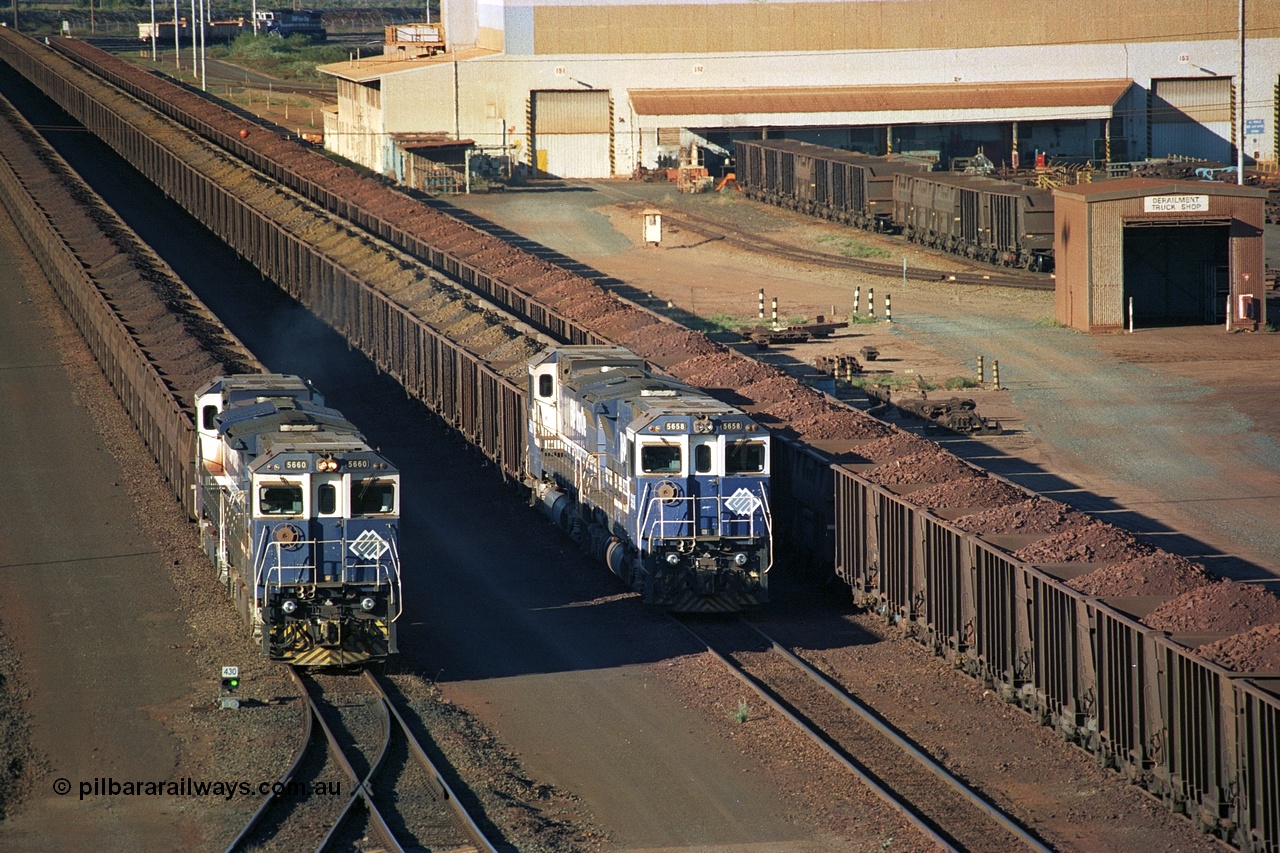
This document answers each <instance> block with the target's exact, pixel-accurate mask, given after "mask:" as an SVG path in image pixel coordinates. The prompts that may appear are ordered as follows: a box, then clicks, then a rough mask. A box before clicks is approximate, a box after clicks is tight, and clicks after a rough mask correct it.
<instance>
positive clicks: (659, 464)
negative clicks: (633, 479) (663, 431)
mask: <svg viewBox="0 0 1280 853" xmlns="http://www.w3.org/2000/svg"><path fill="white" fill-rule="evenodd" d="M680 466H681V453H680V445H678V444H665V443H664V444H643V445H641V446H640V472H641V473H643V474H679V473H680Z"/></svg>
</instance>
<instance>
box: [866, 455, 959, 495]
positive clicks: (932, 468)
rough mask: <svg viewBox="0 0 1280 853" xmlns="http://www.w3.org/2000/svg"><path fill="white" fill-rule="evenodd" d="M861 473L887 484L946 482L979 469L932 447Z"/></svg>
mask: <svg viewBox="0 0 1280 853" xmlns="http://www.w3.org/2000/svg"><path fill="white" fill-rule="evenodd" d="M862 476H863V477H865V478H866V479H868V480H870V481H871V482H873V483H879V484H881V485H886V486H887V485H894V484H896V485H906V484H911V483H945V482H948V481H950V480H962V479H966V478H973V477H977V476H978V473H977V472H976V471H974V469H973V468H971V467H969V466H968V465H966V464H965V463H964V462H962V461H960V460H959V459H957V458H956V457H955V456H952V455H951V454H950V453H946V452H945V451H941V450H938V449H937V448H934V449H933V450H932V451H926V452H924V453H913V454H911V455H910V456H904V457H902V458H901V459H895V460H894V461H892V462H886V463H885V464H884V465H881V466H880V467H878V468H872V469H871V470H870V471H867V472H865V473H864V474H863V475H862Z"/></svg>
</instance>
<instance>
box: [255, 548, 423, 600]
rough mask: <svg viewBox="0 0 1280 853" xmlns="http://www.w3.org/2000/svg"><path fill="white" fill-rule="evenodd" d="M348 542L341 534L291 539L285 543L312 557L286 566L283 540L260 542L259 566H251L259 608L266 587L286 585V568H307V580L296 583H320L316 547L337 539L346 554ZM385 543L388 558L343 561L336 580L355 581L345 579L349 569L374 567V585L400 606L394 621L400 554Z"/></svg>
mask: <svg viewBox="0 0 1280 853" xmlns="http://www.w3.org/2000/svg"><path fill="white" fill-rule="evenodd" d="M266 537H267V529H266V528H263V530H262V538H263V539H264V540H265V539H266ZM348 541H349V540H348V539H347V538H346V537H345V536H344V537H343V538H341V539H302V540H299V541H298V542H290V543H288V544H289V545H290V546H294V547H302V548H310V549H311V554H312V555H313V558H312V560H311V561H309V562H300V563H295V564H293V565H288V566H286V565H284V564H283V563H282V561H281V560H280V558H279V556H278V555H279V552H280V550H281V549H282V548H283V547H284V545H285V543H282V542H265V541H264V542H261V543H260V544H259V551H258V565H257V566H255V568H254V576H253V579H254V591H255V598H257V591H258V590H259V589H260V590H261V591H262V596H261V599H260V603H259V607H265V606H266V604H267V590H268V589H269V588H271V587H273V586H274V587H277V588H279V587H283V586H285V583H284V581H283V580H282V579H281V575H282V573H283V571H284V570H285V569H297V570H299V571H310V574H311V578H312V579H311V580H310V581H299V582H298V583H299V585H301V584H310V585H311V586H312V587H315V586H316V585H317V584H318V583H320V581H319V580H318V572H317V570H316V564H315V560H314V555H315V553H316V549H317V548H319V547H320V546H323V545H329V544H333V543H335V542H337V543H341V544H342V549H343V553H346V549H347V542H348ZM387 544H388V546H389V550H390V552H391V557H390V559H389V560H386V561H384V560H382V559H378V558H375V559H374V560H372V561H366V562H356V563H352V564H351V565H350V566H348V565H347V564H346V563H345V562H344V563H343V564H342V567H341V575H340V576H339V581H338V582H339V583H344V584H346V583H357V581H354V580H348V578H347V573H348V571H351V572H355V571H358V570H360V569H370V568H372V569H373V570H374V584H375V585H376V586H379V587H381V586H383V585H386V586H387V587H388V588H390V589H393V590H394V591H395V595H394V599H393V600H394V601H395V603H396V604H397V605H398V606H399V607H400V612H397V613H396V615H395V617H393V618H392V621H393V622H394V621H395V620H396V619H398V618H400V614H401V613H402V612H403V600H402V595H401V593H402V591H403V588H402V586H401V583H402V581H401V579H400V554H399V552H398V550H397V549H396V546H395V543H394V542H389V543H387ZM272 551H275V552H276V554H277V557H276V559H275V560H274V561H272V560H270V559H269V554H270V552H272ZM384 566H385V569H384ZM384 571H385V574H384ZM384 578H385V580H384ZM291 585H292V584H291Z"/></svg>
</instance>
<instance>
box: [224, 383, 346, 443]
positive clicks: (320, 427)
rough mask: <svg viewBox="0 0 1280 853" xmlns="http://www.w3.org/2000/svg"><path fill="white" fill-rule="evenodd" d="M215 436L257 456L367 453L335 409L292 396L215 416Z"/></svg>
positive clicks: (258, 400)
mask: <svg viewBox="0 0 1280 853" xmlns="http://www.w3.org/2000/svg"><path fill="white" fill-rule="evenodd" d="M218 433H219V434H220V435H223V436H225V437H226V440H227V443H228V444H230V445H231V446H232V447H235V448H238V449H240V450H246V451H250V452H251V453H253V454H255V455H258V454H263V453H266V452H267V451H268V450H271V451H274V452H277V453H279V452H311V451H316V450H318V449H323V450H324V451H326V452H334V451H338V450H346V451H352V450H367V449H368V448H369V445H368V443H367V442H366V441H365V440H364V436H362V435H361V434H360V431H359V430H358V429H356V427H355V425H354V424H352V423H351V422H350V421H349V420H347V419H346V417H344V416H343V415H342V413H341V412H338V411H337V410H335V409H330V408H328V407H326V406H321V405H317V404H315V403H312V402H310V401H304V400H298V399H294V398H291V397H267V398H259V399H257V400H256V401H255V402H253V403H248V404H242V405H239V406H233V407H232V408H229V409H226V410H225V411H223V412H222V414H220V415H219V416H218Z"/></svg>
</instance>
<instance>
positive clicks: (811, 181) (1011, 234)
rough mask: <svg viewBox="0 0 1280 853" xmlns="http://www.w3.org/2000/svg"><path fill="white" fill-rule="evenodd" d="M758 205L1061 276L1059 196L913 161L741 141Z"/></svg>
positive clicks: (742, 173) (743, 179)
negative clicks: (1056, 255)
mask: <svg viewBox="0 0 1280 853" xmlns="http://www.w3.org/2000/svg"><path fill="white" fill-rule="evenodd" d="M735 146H736V149H737V162H736V164H735V165H736V173H737V176H738V185H739V186H741V187H742V189H743V191H744V192H745V193H746V194H747V196H748V197H749V198H753V199H756V200H758V201H764V202H767V203H769V204H775V205H778V206H779V207H785V208H788V209H790V210H797V211H799V212H801V213H805V214H810V215H814V216H821V217H823V218H824V219H831V220H835V221H837V222H844V223H847V224H849V225H853V226H856V227H858V228H864V229H867V230H870V231H880V232H893V233H897V232H902V233H904V234H906V235H907V237H908V239H910V240H912V241H913V242H917V243H921V244H922V245H926V246H929V247H931V248H936V249H943V250H945V251H949V252H955V253H957V254H961V255H964V256H966V257H969V258H972V259H974V260H978V261H983V262H986V263H991V264H997V265H1000V266H1008V267H1021V268H1022V269H1028V270H1034V271H1044V272H1048V271H1050V270H1052V269H1053V193H1052V192H1051V191H1050V190H1046V189H1039V188H1036V187H1028V186H1024V185H1022V184H1019V183H1015V182H1012V181H1001V180H997V179H994V178H987V177H981V176H978V175H961V174H949V173H947V174H942V173H936V172H931V171H930V164H928V163H925V162H922V161H919V160H913V159H910V158H895V157H873V156H869V155H866V154H857V153H854V152H850V151H841V150H839V149H835V148H827V147H824V146H821V145H813V144H811V143H808V142H799V141H796V140H790V139H764V140H748V141H741V140H740V141H738V142H736V143H735Z"/></svg>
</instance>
